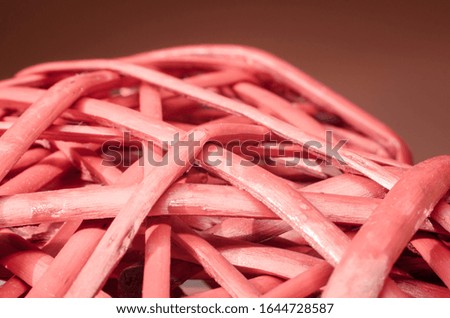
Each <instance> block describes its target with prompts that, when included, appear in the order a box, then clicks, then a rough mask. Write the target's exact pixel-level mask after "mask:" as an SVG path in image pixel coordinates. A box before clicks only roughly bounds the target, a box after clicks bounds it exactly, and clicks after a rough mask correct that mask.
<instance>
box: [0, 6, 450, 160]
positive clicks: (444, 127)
mask: <svg viewBox="0 0 450 318" xmlns="http://www.w3.org/2000/svg"><path fill="white" fill-rule="evenodd" d="M206 42H209V43H241V44H247V45H253V46H257V47H260V48H262V49H266V50H268V51H271V52H273V53H274V54H276V55H279V56H281V57H282V58H284V59H286V60H288V61H290V62H291V63H293V64H295V65H296V66H298V67H300V68H301V69H303V70H304V71H306V72H308V73H310V74H311V75H312V76H314V77H316V78H317V79H319V80H320V81H322V82H324V83H325V84H327V85H328V86H330V87H332V88H333V89H335V90H336V91H338V92H339V93H341V94H342V95H344V96H346V97H348V98H349V99H350V100H352V101H353V102H355V103H357V104H359V105H360V106H361V107H363V108H365V109H366V110H367V111H369V112H370V113H372V114H374V115H375V116H377V117H379V118H381V119H382V120H383V121H384V122H386V123H387V124H388V125H390V126H391V127H392V128H393V129H394V130H396V131H397V132H398V133H399V134H400V135H401V136H402V137H403V138H405V139H406V141H407V143H408V144H409V145H410V147H411V148H412V149H413V152H414V155H415V158H416V161H419V160H423V159H425V158H427V157H430V156H434V155H438V154H450V143H449V142H448V140H449V136H450V128H449V124H448V119H449V117H450V116H449V113H450V106H449V104H450V87H449V84H450V63H449V62H450V1H425V0H423V1H416V0H405V1H353V0H352V1H318V0H316V1H262V0H260V1H230V0H228V1H85V2H83V1H76V2H75V1H73V2H72V1H62V0H61V1H37V0H36V1H25V0H18V1H14V0H10V1H5V0H0V49H1V50H0V78H6V77H9V76H11V75H12V74H14V72H15V71H17V70H19V69H20V68H22V67H25V66H27V65H30V64H34V63H38V62H42V61H48V60H58V59H75V58H92V57H114V56H120V55H126V54H131V53H136V52H140V51H145V50H150V49H154V48H161V47H167V46H174V45H179V44H189V43H206Z"/></svg>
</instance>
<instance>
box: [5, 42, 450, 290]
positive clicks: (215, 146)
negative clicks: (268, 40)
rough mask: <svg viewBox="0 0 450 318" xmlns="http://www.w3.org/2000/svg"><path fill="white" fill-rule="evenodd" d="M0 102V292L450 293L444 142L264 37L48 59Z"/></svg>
mask: <svg viewBox="0 0 450 318" xmlns="http://www.w3.org/2000/svg"><path fill="white" fill-rule="evenodd" d="M0 117H1V121H0V130H1V131H2V136H1V137H0V154H1V155H2V158H3V159H2V162H1V163H0V180H1V181H2V183H1V184H0V194H1V197H0V247H1V248H0V265H1V266H2V267H3V268H4V269H7V271H5V270H3V271H0V280H3V281H4V283H3V284H2V285H1V286H0V296H4V297H20V296H24V295H25V296H26V297H128V296H130V295H133V296H142V297H179V296H186V297H230V296H232V297H261V296H263V297H306V296H310V295H317V296H320V295H321V290H322V288H323V287H324V286H326V287H325V289H324V293H323V296H333V297H338V296H343V297H345V296H351V297H367V296H373V297H376V296H383V297H406V296H414V297H425V296H427V297H447V296H450V291H449V290H448V287H449V286H450V271H449V269H448V268H450V267H449V266H448V265H450V251H449V250H448V247H447V244H448V243H447V242H446V240H448V237H449V233H450V208H449V204H448V202H447V200H448V198H447V197H446V195H447V194H446V193H447V191H448V189H449V186H450V185H449V180H450V177H449V174H450V159H449V156H443V157H437V158H433V159H430V160H428V161H425V162H423V163H420V164H418V165H417V166H411V156H410V152H409V150H408V148H407V146H406V145H405V144H404V143H403V141H402V140H401V139H400V138H399V137H398V136H397V135H396V134H395V133H394V132H393V131H391V130H390V129H389V128H388V127H386V126H385V125H384V124H382V123H381V122H379V121H378V120H376V119H375V118H373V117H372V116H370V115H369V114H367V113H366V112H364V111H363V110H361V109H360V108H358V107H357V106H356V105H354V104H352V103H350V102H349V101H347V100H346V99H344V98H343V97H341V96H339V95H338V94H336V93H334V92H333V91H331V90H329V89H328V88H326V87H325V86H323V85H322V84H320V83H318V82H317V81H315V80H314V79H312V78H311V77H309V76H308V75H306V74H304V73H303V72H301V71H300V70H298V69H297V68H295V67H293V66H292V65H289V64H288V63H286V62H284V61H282V60H280V59H278V58H276V57H274V56H272V55H270V54H268V53H266V52H263V51H260V50H257V49H254V48H248V47H241V46H234V45H201V46H186V47H176V48H170V49H163V50H158V51H152V52H147V53H142V54H138V55H134V56H129V57H123V58H118V59H111V60H80V61H65V62H50V63H44V64H40V65H36V66H32V67H29V68H27V69H24V70H22V71H20V72H19V73H18V74H17V75H16V76H15V77H13V78H11V79H7V80H3V81H0ZM352 238H353V240H352ZM418 263H420V264H428V265H426V266H422V265H421V266H420V270H418V269H417V268H418V266H417V264H418ZM330 275H331V277H330ZM198 280H200V281H202V289H201V290H195V289H193V287H192V282H194V281H198ZM444 286H447V287H444Z"/></svg>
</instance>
